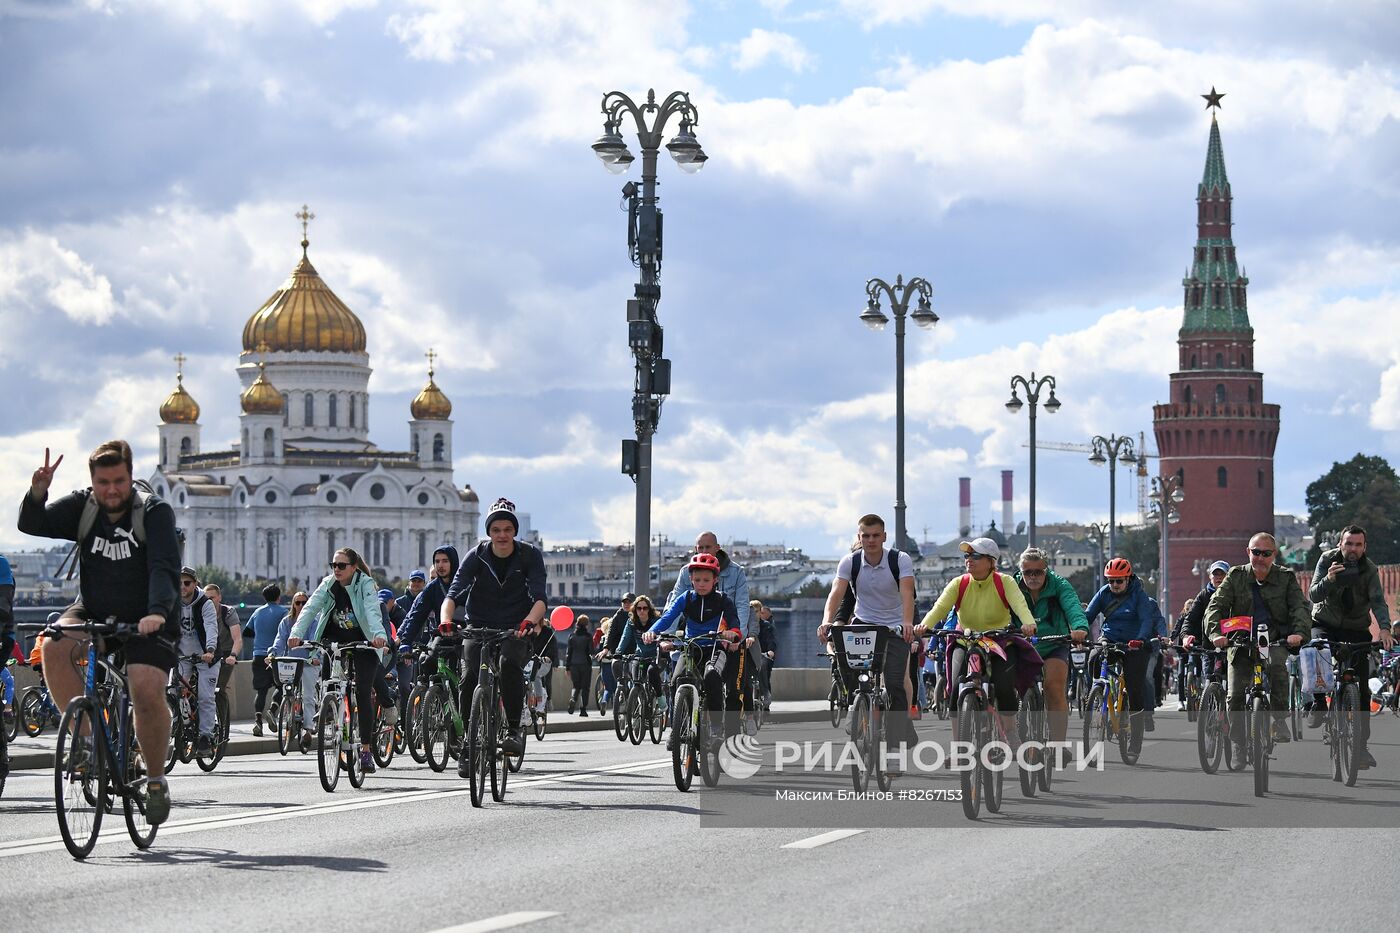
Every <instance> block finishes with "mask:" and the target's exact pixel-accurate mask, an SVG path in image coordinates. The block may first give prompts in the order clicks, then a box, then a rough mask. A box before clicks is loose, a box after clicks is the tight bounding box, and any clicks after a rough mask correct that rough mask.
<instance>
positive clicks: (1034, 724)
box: [1016, 635, 1073, 797]
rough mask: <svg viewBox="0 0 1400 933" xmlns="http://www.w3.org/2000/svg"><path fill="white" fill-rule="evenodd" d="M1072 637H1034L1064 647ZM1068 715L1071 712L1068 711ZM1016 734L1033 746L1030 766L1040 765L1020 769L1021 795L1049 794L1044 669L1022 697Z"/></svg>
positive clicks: (1050, 781) (1049, 776)
mask: <svg viewBox="0 0 1400 933" xmlns="http://www.w3.org/2000/svg"><path fill="white" fill-rule="evenodd" d="M1072 637H1073V636H1070V635H1046V636H1043V637H1033V638H1032V639H1031V642H1032V643H1034V644H1037V645H1039V644H1042V643H1044V644H1048V645H1061V644H1064V643H1066V642H1068V641H1071V640H1072ZM1066 716H1068V711H1066ZM1016 731H1017V733H1018V735H1019V737H1020V740H1021V742H1022V744H1024V743H1027V742H1029V743H1031V745H1030V746H1029V753H1028V756H1027V758H1028V762H1027V763H1028V764H1035V763H1036V762H1039V763H1040V770H1039V771H1035V770H1032V769H1029V768H1021V769H1020V772H1021V796H1023V797H1034V796H1035V792H1036V790H1037V789H1039V790H1043V791H1044V792H1045V793H1047V794H1048V793H1050V785H1051V783H1053V780H1054V779H1053V778H1052V777H1051V772H1052V768H1051V766H1050V761H1049V760H1047V759H1046V758H1045V757H1044V756H1042V755H1041V752H1042V751H1044V750H1046V749H1048V748H1049V747H1050V726H1049V721H1048V719H1047V715H1046V712H1045V668H1044V666H1042V667H1041V668H1040V670H1039V671H1038V672H1037V674H1036V678H1035V682H1034V683H1032V684H1031V685H1030V686H1029V687H1027V688H1026V692H1025V693H1024V694H1023V695H1022V696H1021V704H1020V708H1019V709H1017V711H1016Z"/></svg>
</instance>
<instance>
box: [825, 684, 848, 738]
mask: <svg viewBox="0 0 1400 933" xmlns="http://www.w3.org/2000/svg"><path fill="white" fill-rule="evenodd" d="M826 704H827V706H828V707H829V708H830V714H831V728H833V729H835V728H836V727H837V726H839V725H841V720H842V719H843V718H844V717H845V715H846V709H845V707H843V706H842V705H841V688H840V687H838V686H836V684H835V683H832V685H831V690H830V691H828V692H827V695H826Z"/></svg>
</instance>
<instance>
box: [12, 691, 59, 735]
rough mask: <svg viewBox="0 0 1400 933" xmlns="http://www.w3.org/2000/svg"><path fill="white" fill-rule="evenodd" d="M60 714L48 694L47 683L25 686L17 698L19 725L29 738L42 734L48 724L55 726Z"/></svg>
mask: <svg viewBox="0 0 1400 933" xmlns="http://www.w3.org/2000/svg"><path fill="white" fill-rule="evenodd" d="M61 715H62V713H60V712H59V710H58V707H57V706H55V705H54V702H53V697H52V696H50V695H49V688H48V685H47V684H45V683H42V682H41V683H38V684H35V685H32V686H29V687H26V688H25V690H24V694H23V695H22V696H21V697H20V700H19V727H20V728H21V729H23V730H24V734H25V735H27V736H29V737H30V738H31V739H32V738H34V737H36V736H39V735H42V734H43V732H44V729H45V728H46V727H48V726H55V727H56V726H57V725H58V719H59V717H60V716H61Z"/></svg>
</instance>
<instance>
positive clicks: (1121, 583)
mask: <svg viewBox="0 0 1400 933" xmlns="http://www.w3.org/2000/svg"><path fill="white" fill-rule="evenodd" d="M1108 585H1109V586H1127V585H1128V581H1127V580H1123V579H1117V580H1109V581H1108Z"/></svg>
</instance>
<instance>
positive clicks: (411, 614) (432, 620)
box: [399, 544, 461, 646]
mask: <svg viewBox="0 0 1400 933" xmlns="http://www.w3.org/2000/svg"><path fill="white" fill-rule="evenodd" d="M439 554H446V555H447V563H448V567H449V568H450V569H449V571H448V574H447V580H448V581H449V582H450V581H451V580H452V578H453V577H455V576H456V575H457V565H458V564H460V563H461V560H460V559H459V558H458V557H457V549H456V548H455V547H453V546H452V545H450V544H444V545H443V546H442V547H440V548H438V549H437V550H436V551H433V559H434V560H437V556H438V555H439ZM447 587H448V583H446V582H443V581H442V580H440V579H438V578H437V577H433V579H432V580H431V581H430V582H429V583H428V585H427V586H425V587H423V590H422V592H420V593H419V594H418V598H417V599H415V600H414V601H413V605H412V606H410V607H409V610H408V615H406V616H404V619H403V624H402V625H400V626H399V644H401V645H419V646H422V645H426V644H427V643H428V639H429V638H431V637H432V635H433V630H434V629H436V628H437V627H438V612H439V610H441V609H442V601H443V600H444V599H446V598H447Z"/></svg>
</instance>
